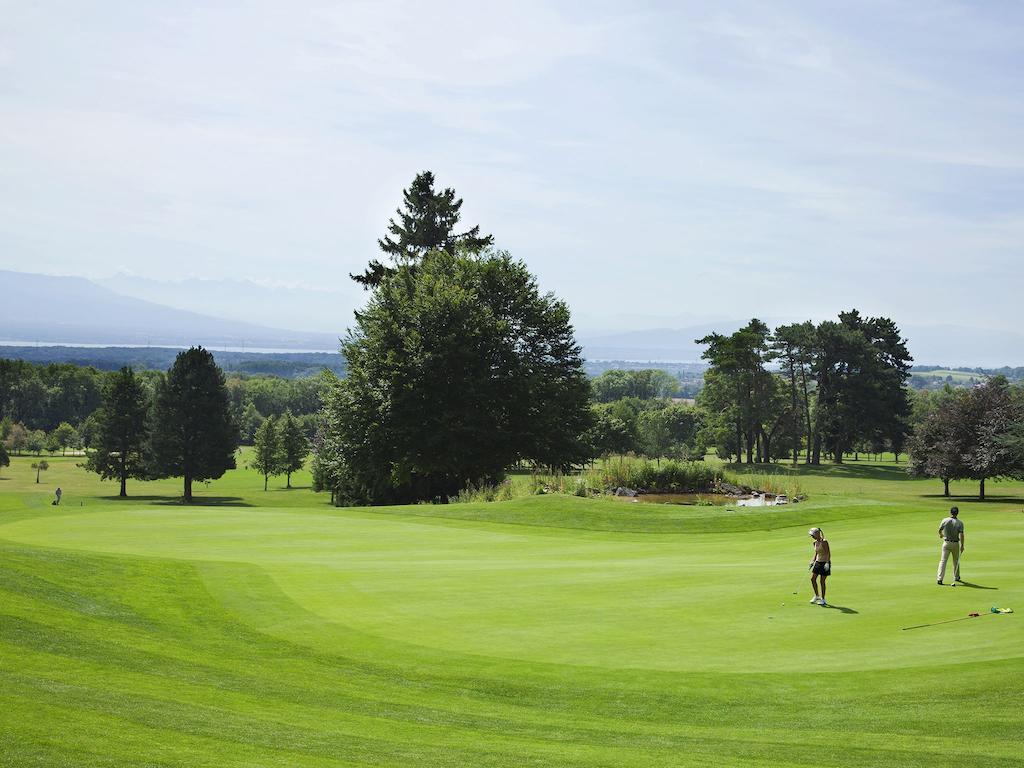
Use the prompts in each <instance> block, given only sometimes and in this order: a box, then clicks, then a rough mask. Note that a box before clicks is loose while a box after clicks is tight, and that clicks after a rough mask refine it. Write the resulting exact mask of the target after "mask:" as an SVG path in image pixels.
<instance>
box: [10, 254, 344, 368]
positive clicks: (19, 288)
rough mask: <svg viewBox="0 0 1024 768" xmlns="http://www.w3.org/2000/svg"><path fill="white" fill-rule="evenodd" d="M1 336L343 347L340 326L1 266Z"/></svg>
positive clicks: (75, 341) (98, 341)
mask: <svg viewBox="0 0 1024 768" xmlns="http://www.w3.org/2000/svg"><path fill="white" fill-rule="evenodd" d="M0 295H2V297H3V300H2V301H0V341H8V342H11V341H21V342H40V343H50V344H52V343H60V342H65V343H72V344H97V345H152V346H165V347H170V346H186V347H187V346H190V345H192V344H202V345H204V346H207V347H212V348H215V347H221V348H224V347H236V348H242V347H250V348H251V347H264V348H268V349H281V350H323V351H334V350H337V348H338V336H339V335H341V334H342V333H343V331H344V329H343V328H340V329H339V332H338V334H328V333H311V332H302V331H288V330H282V329H280V328H273V327H269V326H263V325H257V324H254V323H246V322H240V321H238V320H225V319H224V318H221V317H217V316H216V313H217V306H216V304H214V303H212V302H211V305H210V307H209V312H210V314H205V313H199V312H189V311H185V310H181V309H174V308H172V307H167V306H164V305H162V304H157V303H154V302H150V301H145V300H142V299H137V298H134V297H130V296H122V295H120V294H118V293H115V292H113V291H111V290H109V289H107V288H104V287H102V286H99V285H97V284H96V283H93V282H91V281H89V280H86V279H85V278H81V277H52V276H49V275H33V274H28V273H25V272H9V271H2V270H0Z"/></svg>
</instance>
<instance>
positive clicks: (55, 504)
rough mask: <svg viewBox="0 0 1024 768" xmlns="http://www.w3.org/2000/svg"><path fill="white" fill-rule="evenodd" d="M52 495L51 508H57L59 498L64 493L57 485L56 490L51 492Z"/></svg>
mask: <svg viewBox="0 0 1024 768" xmlns="http://www.w3.org/2000/svg"><path fill="white" fill-rule="evenodd" d="M53 495H54V499H53V506H55V507H56V506H59V505H60V497H61V496H63V495H64V491H62V490H61V489H60V486H59V485H58V486H57V490H56V491H54V492H53Z"/></svg>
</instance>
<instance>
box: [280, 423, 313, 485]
mask: <svg viewBox="0 0 1024 768" xmlns="http://www.w3.org/2000/svg"><path fill="white" fill-rule="evenodd" d="M278 434H279V436H280V441H281V471H282V472H283V473H284V474H285V476H286V479H285V488H291V487H292V473H293V472H298V471H299V470H300V469H302V466H303V464H305V462H306V457H307V456H309V440H308V439H307V438H306V433H305V431H304V430H303V429H302V423H301V422H300V421H299V420H298V419H297V418H295V416H294V415H292V412H291V410H286V411H285V412H284V415H283V416H282V417H281V421H280V427H279V428H278Z"/></svg>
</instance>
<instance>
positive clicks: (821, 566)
mask: <svg viewBox="0 0 1024 768" xmlns="http://www.w3.org/2000/svg"><path fill="white" fill-rule="evenodd" d="M831 572H832V564H831V563H822V562H819V561H815V563H814V565H812V566H811V573H813V574H814V575H815V576H828V575H829V573H831Z"/></svg>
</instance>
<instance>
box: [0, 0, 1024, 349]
mask: <svg viewBox="0 0 1024 768" xmlns="http://www.w3.org/2000/svg"><path fill="white" fill-rule="evenodd" d="M0 14H2V16H0V18H3V22H2V23H0V269H15V270H20V271H28V272H40V273H46V274H57V275H79V276H84V277H89V278H93V279H109V278H111V277H113V276H114V275H117V274H119V273H121V274H125V275H130V276H132V277H135V278H142V279H148V280H156V281H179V280H184V279H190V278H202V279H205V280H223V281H251V282H254V283H258V284H259V285H261V286H264V287H267V286H270V287H274V286H280V287H282V288H288V289H290V290H292V291H293V292H294V291H296V290H298V291H300V292H301V291H304V290H305V291H310V292H316V293H317V294H319V297H320V299H323V298H324V295H325V294H326V295H327V298H328V300H327V301H322V302H321V303H322V304H323V305H324V306H325V307H326V309H325V310H324V313H323V317H322V318H321V321H322V325H321V326H320V327H318V328H310V330H323V331H334V330H338V329H340V328H343V327H345V326H347V325H349V324H350V320H351V310H352V309H353V308H354V307H355V306H356V305H357V304H358V303H359V302H361V301H362V300H363V299H364V295H363V294H362V292H361V291H360V290H359V289H358V288H357V287H356V286H354V285H353V284H352V283H351V281H350V280H349V279H348V274H349V273H350V272H358V271H361V269H362V267H363V266H364V265H365V263H366V262H367V261H368V260H369V259H370V258H372V257H374V256H375V255H376V254H377V252H376V240H377V238H378V237H380V236H381V235H382V234H383V233H384V231H385V227H386V225H387V221H388V218H389V217H390V216H391V215H393V212H394V209H395V207H396V206H397V205H398V203H399V202H400V199H401V191H402V189H403V188H404V187H406V186H408V184H409V182H410V181H411V180H412V178H413V176H414V175H415V174H416V173H417V172H419V171H421V170H425V169H430V170H432V171H433V172H434V173H435V175H436V177H437V179H438V182H439V184H441V185H443V186H452V187H454V188H455V189H456V191H457V192H458V194H459V195H460V196H462V197H463V198H464V200H465V204H464V206H463V216H464V222H465V223H466V224H467V225H472V224H479V225H480V226H481V228H482V230H483V231H484V232H490V233H492V234H494V236H495V240H496V243H497V245H498V246H499V247H501V248H503V249H506V250H508V251H510V252H511V253H512V254H513V255H514V256H516V257H518V258H521V259H523V260H525V261H526V263H527V264H528V265H529V266H530V268H531V269H532V270H533V271H534V272H535V273H536V274H537V275H538V277H539V279H540V283H541V286H542V288H544V289H546V290H552V291H554V292H555V293H556V294H557V295H559V296H560V297H562V298H564V299H566V300H567V301H568V302H569V305H570V307H571V308H572V310H573V313H574V317H575V318H576V321H577V325H578V326H580V327H583V328H590V329H609V330H610V329H616V328H623V329H625V328H636V327H644V326H645V325H646V326H658V325H660V326H666V325H672V324H675V325H680V324H684V323H698V322H703V321H707V320H715V319H719V318H736V317H740V318H742V317H750V316H754V315H759V316H768V317H773V316H774V317H778V316H787V317H810V318H815V319H821V318H824V317H828V316H834V315H835V314H836V313H837V312H838V311H840V310H843V309H847V308H850V307H857V308H859V309H861V310H862V312H864V313H866V314H873V315H880V314H881V315H887V316H890V317H893V318H894V319H895V320H896V321H897V322H898V323H913V324H940V323H942V324H945V323H956V324H962V325H971V326H976V327H981V328H992V329H1002V330H1015V329H1017V327H1018V325H1019V320H1018V319H1017V317H1016V313H1015V311H1014V310H1016V309H1017V307H1018V306H1019V304H1020V294H1021V290H1022V288H1024V282H1022V280H1021V278H1020V272H1021V270H1020V266H1019V265H1020V264H1021V262H1022V256H1024V245H1022V244H1024V194H1022V193H1024V93H1022V83H1024V6H1022V5H1020V4H1017V3H1009V2H999V1H998V0H994V1H993V2H985V3H975V2H942V1H941V0H935V1H933V0H929V2H926V3H872V2H865V3H856V4H841V3H834V2H809V1H808V2H802V3H789V2H785V1H784V0H783V1H780V2H773V3H763V2H728V0H726V1H724V2H716V3H698V2H693V3H645V2H623V3H611V2H558V3H554V2H531V1H529V0H526V1H520V2H516V3H506V4H497V3H495V4H492V3H480V2H436V3H414V2H408V3H406V2H388V1H387V0H375V1H374V2H329V3H320V2H315V1H313V2H274V1H271V0H268V1H266V2H233V1H231V0H226V1H225V2H217V3H209V2H196V1H195V0H178V1H177V2H175V3H163V2H160V3H156V2H147V1H146V0H132V2H94V3H79V2H56V1H53V2H40V3H16V2H13V1H11V0H0ZM231 285H232V283H225V286H226V288H225V291H226V292H230V291H231V290H232V289H231ZM238 285H241V284H238ZM239 290H241V288H240V289H239ZM240 295H241V294H240ZM331 299H333V301H332V300H331ZM252 304H253V306H252V313H253V314H252V317H251V319H252V320H253V321H255V322H262V323H264V324H267V325H276V326H281V327H296V325H297V323H296V322H290V318H287V317H285V318H279V317H275V308H274V307H273V306H268V305H267V303H266V302H262V301H260V302H252ZM310 306H313V302H311V304H310ZM335 306H336V307H337V314H338V319H337V321H335V319H334V318H333V317H331V316H330V314H331V312H332V311H333V307H335ZM214 309H215V308H213V307H211V313H215V312H214V311H213V310H214ZM294 319H295V318H291V320H294ZM314 322H317V320H316V318H313V319H308V318H304V319H303V321H302V325H305V326H308V325H310V324H312V323H314Z"/></svg>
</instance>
